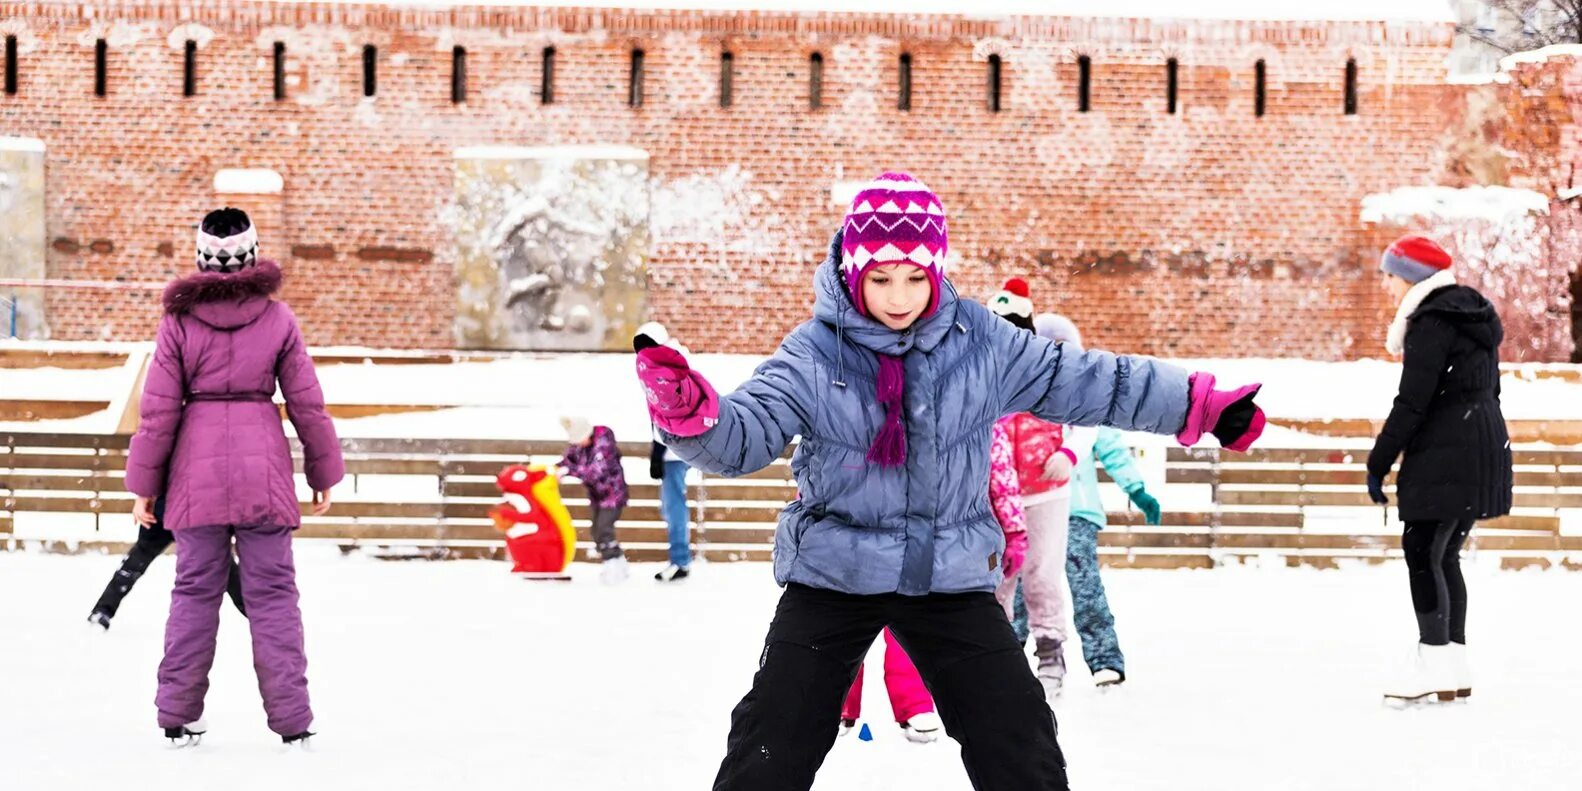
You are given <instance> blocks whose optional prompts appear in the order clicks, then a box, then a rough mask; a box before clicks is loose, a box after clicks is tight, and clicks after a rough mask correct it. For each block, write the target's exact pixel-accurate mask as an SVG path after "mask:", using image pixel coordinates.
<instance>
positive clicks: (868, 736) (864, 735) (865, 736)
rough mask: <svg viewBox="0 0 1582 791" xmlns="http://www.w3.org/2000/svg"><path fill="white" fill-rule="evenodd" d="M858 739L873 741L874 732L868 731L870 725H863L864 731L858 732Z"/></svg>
mask: <svg viewBox="0 0 1582 791" xmlns="http://www.w3.org/2000/svg"><path fill="white" fill-rule="evenodd" d="M857 738H858V739H861V740H862V741H865V742H871V741H873V731H870V730H868V723H866V722H865V723H863V724H862V730H860V731H857Z"/></svg>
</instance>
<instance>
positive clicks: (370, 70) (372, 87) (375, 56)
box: [363, 44, 379, 96]
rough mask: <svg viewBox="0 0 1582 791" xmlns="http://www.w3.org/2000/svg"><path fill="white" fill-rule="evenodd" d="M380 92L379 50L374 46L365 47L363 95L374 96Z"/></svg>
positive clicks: (366, 45)
mask: <svg viewBox="0 0 1582 791" xmlns="http://www.w3.org/2000/svg"><path fill="white" fill-rule="evenodd" d="M378 92H379V48H378V47H376V46H374V45H372V44H364V45H363V95H364V96H373V95H374V94H376V93H378Z"/></svg>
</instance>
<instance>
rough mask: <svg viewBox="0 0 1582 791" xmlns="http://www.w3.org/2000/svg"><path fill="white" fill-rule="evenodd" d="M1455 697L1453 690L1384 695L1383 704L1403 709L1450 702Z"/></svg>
mask: <svg viewBox="0 0 1582 791" xmlns="http://www.w3.org/2000/svg"><path fill="white" fill-rule="evenodd" d="M1455 699H1456V693H1455V692H1454V691H1440V692H1424V693H1423V694H1421V695H1413V696H1407V695H1385V696H1384V705H1386V706H1389V707H1390V708H1396V709H1405V708H1412V707H1414V706H1427V705H1432V704H1435V703H1451V702H1454V701H1455Z"/></svg>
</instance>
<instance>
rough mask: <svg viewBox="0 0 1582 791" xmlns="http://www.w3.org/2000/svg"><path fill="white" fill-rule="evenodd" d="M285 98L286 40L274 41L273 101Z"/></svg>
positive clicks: (280, 100)
mask: <svg viewBox="0 0 1582 791" xmlns="http://www.w3.org/2000/svg"><path fill="white" fill-rule="evenodd" d="M285 100H286V42H284V41H276V42H275V101H277V102H283V101H285Z"/></svg>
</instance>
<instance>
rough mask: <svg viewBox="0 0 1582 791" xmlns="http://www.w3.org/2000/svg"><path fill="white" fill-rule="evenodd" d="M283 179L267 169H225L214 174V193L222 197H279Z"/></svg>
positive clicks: (283, 183)
mask: <svg viewBox="0 0 1582 791" xmlns="http://www.w3.org/2000/svg"><path fill="white" fill-rule="evenodd" d="M285 188H286V181H285V179H283V178H281V177H280V174H279V173H276V172H275V171H273V170H270V169H268V168H226V169H225V170H221V171H219V172H217V173H215V174H214V191H215V192H217V193H220V194H222V195H279V194H280V193H281V191H282V190H284V189H285Z"/></svg>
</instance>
